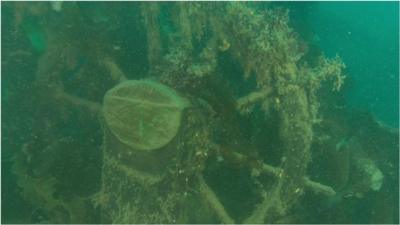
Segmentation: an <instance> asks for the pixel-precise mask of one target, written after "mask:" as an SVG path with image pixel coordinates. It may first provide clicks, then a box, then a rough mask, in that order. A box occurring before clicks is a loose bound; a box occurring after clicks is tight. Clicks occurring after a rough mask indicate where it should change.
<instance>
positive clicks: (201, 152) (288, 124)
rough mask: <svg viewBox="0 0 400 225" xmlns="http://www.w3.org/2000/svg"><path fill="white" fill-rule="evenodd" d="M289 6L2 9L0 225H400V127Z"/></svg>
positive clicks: (18, 5) (34, 5)
mask: <svg viewBox="0 0 400 225" xmlns="http://www.w3.org/2000/svg"><path fill="white" fill-rule="evenodd" d="M286 6H287V3H284V2H271V3H268V2H264V3H260V2H160V3H157V2H115V3H114V2H113V3H111V2H64V3H62V4H61V2H51V3H50V2H6V3H2V31H3V33H2V62H1V63H2V64H1V65H2V80H1V82H2V222H3V223H118V224H125V223H167V224H172V223H180V224H184V223H192V224H193V223H216V224H219V223H227V224H233V223H251V224H260V223H261V224H262V223H398V220H399V215H398V210H399V208H398V199H399V196H398V188H399V187H398V182H399V180H398V175H399V174H398V171H399V162H398V148H399V144H398V135H399V133H398V129H394V128H388V127H385V126H384V125H382V124H380V123H379V122H377V121H376V120H375V118H374V117H373V116H372V115H371V114H370V113H368V112H361V111H350V110H347V109H346V107H345V106H346V102H345V99H344V97H343V95H342V94H341V93H342V89H343V88H346V81H347V79H348V77H349V76H351V74H350V75H349V74H346V69H345V62H343V60H342V59H341V58H340V56H339V55H338V56H336V57H327V56H325V55H324V53H323V52H322V51H321V50H320V49H319V48H318V46H315V45H309V44H308V42H309V40H308V37H307V35H306V34H307V24H298V23H297V24H293V23H292V21H291V20H290V13H289V10H288V9H287V8H286ZM6 31H9V32H6ZM360 215H362V216H360Z"/></svg>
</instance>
